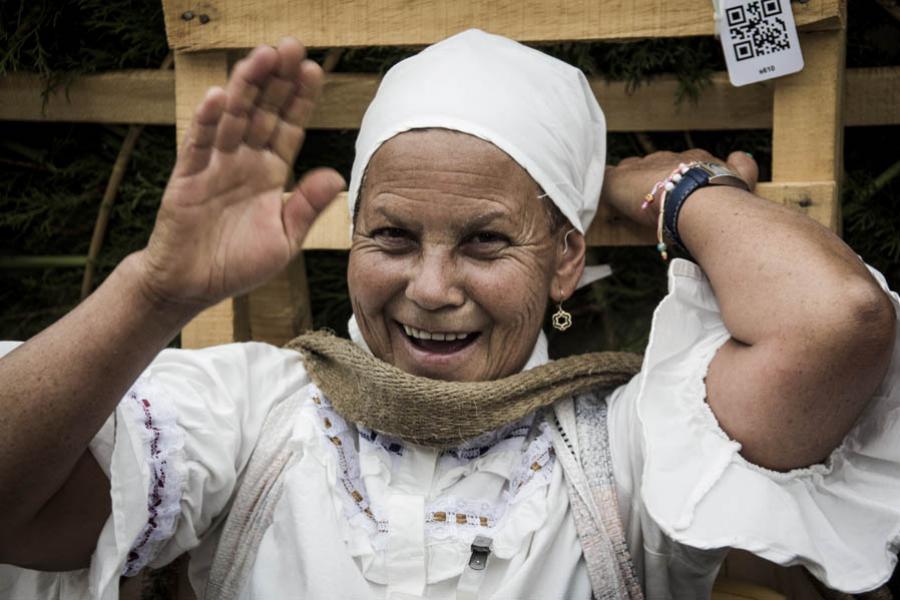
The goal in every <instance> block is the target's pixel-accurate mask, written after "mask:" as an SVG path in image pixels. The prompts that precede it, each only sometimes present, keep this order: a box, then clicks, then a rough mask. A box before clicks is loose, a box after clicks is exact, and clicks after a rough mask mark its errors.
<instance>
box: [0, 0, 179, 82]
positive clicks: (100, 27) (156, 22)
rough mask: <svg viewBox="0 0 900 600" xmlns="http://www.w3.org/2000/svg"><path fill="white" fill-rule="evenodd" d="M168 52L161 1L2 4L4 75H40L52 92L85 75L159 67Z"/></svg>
mask: <svg viewBox="0 0 900 600" xmlns="http://www.w3.org/2000/svg"><path fill="white" fill-rule="evenodd" d="M167 52H168V48H167V45H166V37H165V29H164V24H163V12H162V3H161V2H158V1H147V0H116V1H104V0H68V1H64V2H53V1H51V0H36V1H26V0H18V1H16V0H5V1H4V2H0V76H2V75H4V74H6V73H10V72H15V71H30V72H37V73H40V74H41V75H43V76H44V77H45V78H46V79H47V83H48V90H49V89H52V88H53V87H55V86H57V85H59V84H62V83H66V82H68V81H70V80H71V79H72V77H74V76H76V75H80V74H84V73H93V72H97V71H105V70H110V69H126V68H152V67H156V66H159V64H160V63H161V62H162V60H163V58H164V57H165V55H166V53H167Z"/></svg>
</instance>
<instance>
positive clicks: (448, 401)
mask: <svg viewBox="0 0 900 600" xmlns="http://www.w3.org/2000/svg"><path fill="white" fill-rule="evenodd" d="M286 347H287V348H290V349H292V350H296V351H297V352H299V353H300V354H302V355H303V359H304V360H303V363H304V366H305V367H306V370H307V372H308V373H309V375H310V378H311V379H312V380H313V382H315V384H316V385H317V386H318V387H319V389H321V390H322V392H323V393H324V394H325V396H327V397H328V399H329V400H330V401H331V403H332V405H333V406H334V408H335V410H336V411H337V412H338V413H339V414H340V415H342V416H343V417H344V418H345V419H347V420H348V421H350V422H355V423H360V424H362V425H364V426H365V427H367V428H369V429H373V430H375V431H379V432H381V433H384V434H387V435H389V436H392V437H396V438H400V439H403V440H406V441H410V442H413V443H415V444H419V445H423V446H431V447H438V448H450V447H453V446H457V445H459V444H461V443H464V442H465V441H466V440H469V439H471V438H473V437H475V436H477V435H480V434H482V433H485V432H487V431H492V430H494V429H497V428H499V427H502V426H503V425H505V424H507V423H510V422H512V421H515V420H518V419H521V418H522V417H524V416H526V415H528V414H531V413H532V412H534V411H535V410H537V409H539V408H541V407H543V406H549V405H551V404H553V403H554V402H556V401H557V400H559V399H561V398H566V397H571V396H574V395H577V394H578V393H580V392H584V391H587V390H589V389H595V388H610V387H614V386H617V385H620V384H622V383H625V382H627V381H628V380H629V379H630V378H631V377H632V376H633V375H634V374H635V373H637V371H638V370H639V369H640V366H641V357H640V356H639V355H637V354H631V353H625V352H599V353H592V354H581V355H578V356H571V357H568V358H564V359H561V360H556V361H552V362H549V363H547V364H545V365H542V366H539V367H536V368H534V369H530V370H528V371H523V372H521V373H516V374H514V375H510V376H509V377H505V378H503V379H498V380H494V381H473V382H455V381H440V380H436V379H428V378H425V377H418V376H415V375H411V374H409V373H406V372H404V371H401V370H400V369H398V368H397V367H394V366H393V365H390V364H387V363H385V362H383V361H381V360H379V359H377V358H375V357H374V356H372V355H371V354H369V353H367V352H365V351H364V350H362V349H361V348H359V347H358V346H357V345H356V344H354V343H353V342H350V341H349V340H345V339H342V338H339V337H337V336H335V335H332V334H330V333H327V332H321V331H320V332H313V333H308V334H305V335H302V336H300V337H298V338H296V339H294V340H293V341H291V342H289V343H288V344H287V345H286Z"/></svg>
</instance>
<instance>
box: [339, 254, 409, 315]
mask: <svg viewBox="0 0 900 600" xmlns="http://www.w3.org/2000/svg"><path fill="white" fill-rule="evenodd" d="M402 285H403V282H402V278H401V276H400V269H399V268H398V265H395V264H394V263H393V261H390V260H385V258H384V256H382V255H380V253H377V252H374V251H369V250H366V249H361V250H353V251H351V252H350V260H349V262H348V264H347V287H348V288H349V290H350V298H351V299H352V302H353V309H354V311H356V310H361V311H363V312H364V313H366V314H365V316H366V317H367V318H370V319H371V318H374V317H375V316H376V313H380V312H381V311H382V310H383V309H384V307H385V305H386V304H387V303H388V302H389V301H390V300H391V298H393V297H394V296H395V295H396V294H397V293H398V291H399V290H401V289H402ZM358 316H361V315H358Z"/></svg>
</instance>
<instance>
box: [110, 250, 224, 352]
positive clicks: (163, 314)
mask: <svg viewBox="0 0 900 600" xmlns="http://www.w3.org/2000/svg"><path fill="white" fill-rule="evenodd" d="M113 277H115V278H116V280H117V281H120V282H121V284H122V285H123V286H124V287H125V289H127V290H129V294H128V296H129V297H130V298H131V299H132V302H133V303H134V309H135V310H137V311H138V314H142V315H146V317H147V318H152V319H159V322H160V323H161V324H163V325H164V326H167V327H170V328H172V329H173V335H174V334H175V333H177V332H178V331H180V330H181V328H182V327H184V325H186V324H187V323H188V322H189V321H190V320H191V319H193V318H194V317H195V316H197V314H199V313H200V312H201V311H202V310H203V309H205V308H207V307H206V306H205V305H201V304H199V303H194V302H186V301H182V300H179V299H176V298H174V297H172V296H171V295H168V294H165V293H162V292H161V291H160V290H159V288H158V286H157V285H156V284H155V283H154V279H153V268H152V267H151V266H150V265H149V262H148V261H147V255H146V250H140V251H138V252H134V253H132V254H129V255H128V256H126V257H125V259H124V260H123V261H122V262H121V263H119V265H118V266H117V267H116V269H115V271H113V273H112V274H111V275H110V279H113Z"/></svg>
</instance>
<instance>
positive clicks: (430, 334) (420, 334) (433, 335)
mask: <svg viewBox="0 0 900 600" xmlns="http://www.w3.org/2000/svg"><path fill="white" fill-rule="evenodd" d="M403 331H405V332H406V335H408V336H409V337H412V338H416V339H420V340H436V341H439V342H454V341H456V340H464V339H466V338H467V337H469V335H470V334H469V333H440V332H434V331H425V330H424V329H416V328H415V327H410V326H409V325H404V326H403Z"/></svg>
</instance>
